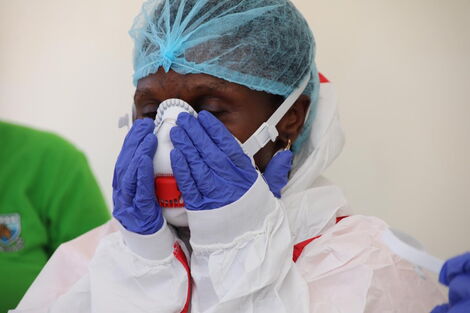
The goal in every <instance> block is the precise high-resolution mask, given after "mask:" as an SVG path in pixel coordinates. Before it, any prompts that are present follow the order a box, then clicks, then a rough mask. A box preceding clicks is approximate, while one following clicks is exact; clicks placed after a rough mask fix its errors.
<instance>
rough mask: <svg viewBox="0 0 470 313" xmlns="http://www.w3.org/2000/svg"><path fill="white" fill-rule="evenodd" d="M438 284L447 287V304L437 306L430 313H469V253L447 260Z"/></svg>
mask: <svg viewBox="0 0 470 313" xmlns="http://www.w3.org/2000/svg"><path fill="white" fill-rule="evenodd" d="M439 282H440V283H441V284H444V285H446V286H448V287H449V304H443V305H439V306H437V307H435V308H434V310H432V312H431V313H468V312H470V252H467V253H464V254H462V255H459V256H456V257H454V258H451V259H449V260H447V261H446V262H445V263H444V266H443V267H442V269H441V272H440V274H439Z"/></svg>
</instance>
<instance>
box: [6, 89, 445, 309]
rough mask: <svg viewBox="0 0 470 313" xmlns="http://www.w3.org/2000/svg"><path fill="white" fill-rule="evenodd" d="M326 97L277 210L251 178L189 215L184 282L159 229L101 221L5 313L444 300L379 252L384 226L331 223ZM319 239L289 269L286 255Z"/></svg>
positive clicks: (334, 208)
mask: <svg viewBox="0 0 470 313" xmlns="http://www.w3.org/2000/svg"><path fill="white" fill-rule="evenodd" d="M331 88H332V87H331V84H329V83H323V84H322V87H321V89H320V99H319V103H318V112H317V115H316V120H315V122H314V123H313V125H314V127H313V128H312V136H311V139H310V141H309V142H308V143H307V144H306V145H305V146H304V149H305V150H304V151H301V152H300V153H299V155H298V156H296V159H295V161H294V169H293V171H292V175H291V178H290V180H289V183H288V185H287V186H286V187H285V188H284V190H283V198H282V201H281V200H278V199H276V198H274V197H272V196H271V195H270V194H269V192H268V187H267V185H266V184H265V183H264V182H263V180H262V176H261V175H260V176H259V177H258V179H257V181H256V182H255V184H254V185H253V187H252V188H251V189H250V190H249V191H248V192H247V193H246V194H245V195H244V196H243V197H242V198H241V199H239V200H238V201H236V202H234V203H232V204H230V205H227V206H226V207H222V208H219V209H216V210H210V211H197V212H188V220H189V225H190V229H191V248H192V253H191V255H189V253H188V251H186V250H185V249H184V247H183V250H185V253H186V256H187V258H188V259H190V268H191V279H189V278H188V277H189V276H188V272H187V271H186V268H185V266H184V262H182V261H181V259H182V258H181V253H180V254H178V251H177V250H178V249H177V248H175V250H174V251H172V247H173V244H175V243H176V246H175V247H177V245H178V244H179V245H181V246H182V245H183V243H182V242H181V241H179V239H177V237H176V235H175V234H174V232H173V231H172V229H171V228H170V227H168V226H166V225H165V226H164V227H163V228H162V230H160V231H159V232H157V233H156V234H154V235H147V236H145V235H136V234H132V233H129V232H128V231H126V230H125V229H123V228H121V227H119V226H118V225H116V224H117V222H115V221H112V222H109V223H108V224H106V225H104V226H102V227H100V228H98V229H95V230H93V231H91V232H89V233H87V234H85V235H83V236H81V237H79V238H77V239H75V240H73V241H71V242H68V243H65V244H63V245H62V246H61V247H60V248H59V249H58V250H57V251H56V253H55V254H54V255H53V257H52V258H51V260H50V261H49V262H48V264H47V265H46V267H45V268H44V269H43V271H42V272H41V274H40V275H39V277H38V278H37V279H36V281H35V282H34V283H33V285H32V286H31V287H30V289H29V290H28V292H27V293H26V295H25V297H24V298H23V300H22V301H21V303H20V304H19V305H18V307H17V309H16V310H13V311H11V312H14V313H23V312H38V313H40V312H69V313H74V312H100V313H101V312H136V313H138V312H193V313H194V312H198V313H199V312H200V313H209V312H256V313H260V312H261V313H264V312H269V313H272V312H298V313H307V312H310V313H320V312H321V313H345V312H348V313H361V312H365V313H372V312H381V313H382V312H400V313H427V312H430V311H431V309H432V308H433V307H434V305H436V304H439V303H442V302H445V300H446V297H445V295H444V293H443V292H442V291H441V290H440V287H439V286H438V283H437V278H436V277H433V276H431V275H430V274H429V273H427V272H426V271H423V270H421V269H420V268H417V267H415V266H414V265H413V264H411V263H409V262H407V261H405V260H403V259H401V258H400V257H399V256H397V255H395V254H394V253H393V252H392V251H391V250H390V249H389V248H388V247H387V246H386V245H385V244H384V243H383V241H382V239H381V238H382V237H381V234H382V233H383V232H384V231H385V230H387V229H388V227H387V225H386V224H385V223H384V222H383V221H381V220H379V219H377V218H374V217H363V216H350V217H347V218H345V219H343V220H341V221H340V222H339V223H336V220H337V218H338V217H340V216H345V215H350V214H351V212H350V211H349V207H348V204H347V201H346V200H345V198H344V196H343V194H342V192H341V190H340V189H339V188H338V187H336V186H334V185H332V184H331V183H329V182H328V181H327V180H326V179H324V178H322V177H321V176H320V175H321V173H322V172H323V171H324V170H325V168H326V167H327V166H328V165H329V164H330V163H331V162H332V161H333V160H334V159H335V158H336V157H337V156H338V154H339V153H340V151H341V148H342V145H343V142H344V139H343V133H342V131H341V128H340V125H339V120H338V114H337V109H336V104H335V103H334V98H332V97H331V96H332V94H333V93H332V90H331ZM118 229H119V230H120V231H117V230H118ZM319 235H321V237H319V238H316V239H315V240H313V241H311V242H310V243H308V244H305V247H304V248H303V250H301V253H300V256H298V259H297V260H296V263H294V261H293V249H294V246H296V244H298V243H301V242H304V241H305V240H310V239H313V238H315V237H317V236H319ZM298 246H299V245H297V246H296V247H298ZM180 252H181V250H180ZM189 287H191V288H192V290H191V299H190V300H189V298H188V288H189ZM189 303H190V306H186V307H185V305H186V304H189Z"/></svg>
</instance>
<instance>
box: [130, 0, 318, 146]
mask: <svg viewBox="0 0 470 313" xmlns="http://www.w3.org/2000/svg"><path fill="white" fill-rule="evenodd" d="M129 33H130V35H131V37H132V38H133V39H134V41H135V50H134V85H137V82H138V80H139V79H141V78H143V77H146V76H148V75H150V74H153V73H156V72H157V71H158V69H159V68H160V67H163V69H164V70H165V71H169V70H170V69H172V70H174V71H175V72H178V73H180V74H189V73H204V74H208V75H212V76H215V77H218V78H221V79H224V80H226V81H230V82H233V83H237V84H240V85H244V86H246V87H248V88H251V89H253V90H258V91H265V92H268V93H271V94H276V95H281V96H284V97H287V96H288V95H289V94H290V93H292V91H293V90H294V89H295V88H296V87H297V86H298V84H299V83H300V82H301V80H302V78H304V77H305V76H306V75H311V78H310V82H309V84H308V86H307V88H306V90H305V91H304V94H307V95H308V96H310V98H311V109H310V113H309V116H308V118H307V121H306V123H305V125H304V129H303V131H302V133H301V135H300V136H299V138H298V139H297V140H296V142H295V143H294V149H298V148H299V147H300V145H301V144H302V143H303V141H304V140H305V139H306V138H307V137H308V135H309V133H310V127H311V122H312V120H313V115H314V113H315V104H316V101H317V98H318V89H319V79H318V74H317V69H316V66H315V63H314V57H315V41H314V38H313V35H312V32H311V31H310V28H309V27H308V24H307V22H306V21H305V19H304V18H303V17H302V15H301V14H300V12H299V11H298V10H297V9H296V8H295V7H294V5H293V4H292V3H290V2H289V1H288V0H244V1H240V0H171V1H170V0H149V1H146V2H145V3H144V4H143V6H142V11H141V13H140V14H139V15H138V16H137V17H136V18H135V20H134V24H133V26H132V29H131V30H130V32H129Z"/></svg>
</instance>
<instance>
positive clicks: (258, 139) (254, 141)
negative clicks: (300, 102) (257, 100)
mask: <svg viewBox="0 0 470 313" xmlns="http://www.w3.org/2000/svg"><path fill="white" fill-rule="evenodd" d="M309 80H310V74H309V75H306V76H305V78H304V79H303V80H302V81H301V83H300V85H299V87H298V88H297V89H295V90H294V91H293V92H292V93H291V94H290V95H289V96H288V97H287V98H286V100H285V101H284V102H283V103H282V104H281V105H280V106H279V108H277V110H276V111H275V112H274V113H273V115H271V117H270V118H269V119H268V120H267V121H266V122H264V123H263V124H261V126H260V127H259V128H258V129H257V130H256V131H255V132H254V134H253V135H251V136H250V138H248V139H247V141H245V143H243V145H242V148H243V151H245V153H246V154H247V155H248V156H250V157H252V156H253V155H255V153H256V152H258V151H259V150H260V149H261V148H263V147H264V146H265V145H266V144H267V143H268V142H269V141H270V140H271V141H275V140H276V138H277V136H278V135H279V133H278V131H277V129H276V125H277V123H279V121H280V120H281V119H282V118H283V117H284V115H285V114H286V113H287V111H289V109H290V108H291V107H292V105H293V104H294V103H295V101H297V99H298V98H299V97H300V95H301V94H302V93H303V92H304V90H305V88H307V85H308V82H309Z"/></svg>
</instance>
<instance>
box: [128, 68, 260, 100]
mask: <svg viewBox="0 0 470 313" xmlns="http://www.w3.org/2000/svg"><path fill="white" fill-rule="evenodd" d="M160 91H165V93H168V92H178V93H181V92H183V93H199V92H214V93H218V92H224V93H238V94H239V93H242V94H248V93H258V92H256V91H254V90H252V89H250V88H248V87H245V86H242V85H239V84H236V83H232V82H229V81H226V80H223V79H220V78H217V77H215V76H211V75H208V74H180V73H177V72H175V71H173V70H170V71H169V72H165V71H164V70H162V69H160V70H158V71H157V72H156V73H154V74H151V75H148V76H147V77H144V78H142V79H140V80H139V82H138V84H137V88H136V93H135V96H136V97H140V96H148V95H151V94H155V93H156V92H160Z"/></svg>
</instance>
